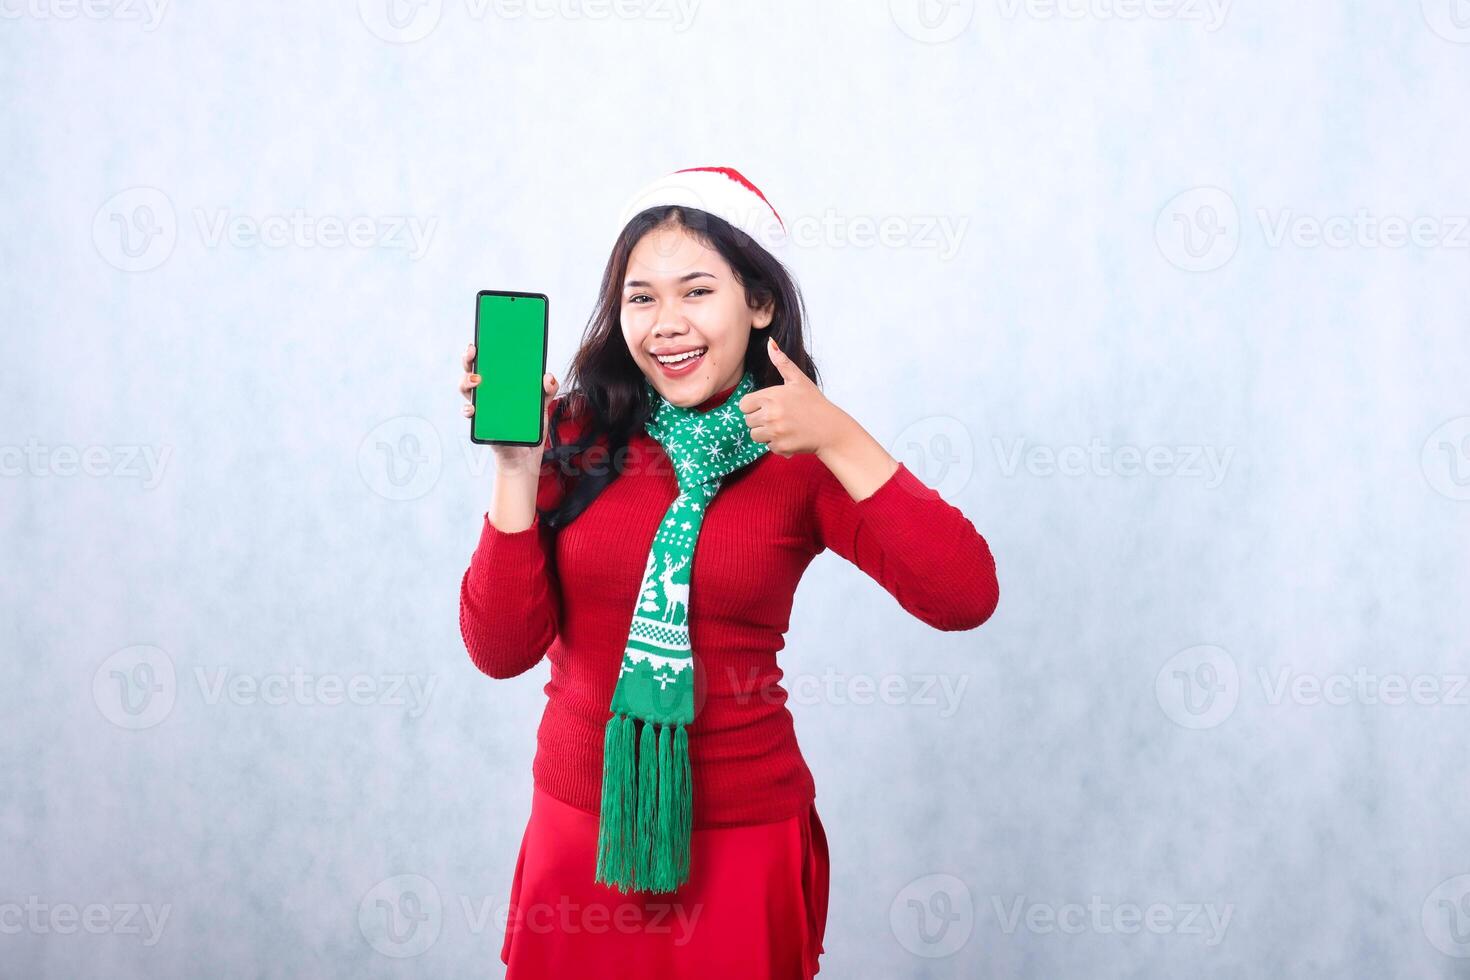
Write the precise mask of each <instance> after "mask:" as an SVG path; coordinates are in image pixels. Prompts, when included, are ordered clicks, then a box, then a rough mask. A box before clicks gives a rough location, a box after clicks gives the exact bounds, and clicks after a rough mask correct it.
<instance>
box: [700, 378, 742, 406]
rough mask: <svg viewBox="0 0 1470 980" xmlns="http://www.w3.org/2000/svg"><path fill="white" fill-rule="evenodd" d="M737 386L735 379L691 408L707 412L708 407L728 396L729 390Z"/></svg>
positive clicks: (738, 383) (715, 404) (717, 403)
mask: <svg viewBox="0 0 1470 980" xmlns="http://www.w3.org/2000/svg"><path fill="white" fill-rule="evenodd" d="M738 387H740V382H739V381H736V382H735V383H734V384H732V385H731V386H730V387H728V388H726V389H725V390H724V391H717V392H715V393H714V394H713V395H710V396H709V397H708V398H706V399H705V400H704V401H702V402H700V403H699V404H698V405H695V406H694V408H693V409H692V410H693V411H696V412H708V411H709V410H710V409H712V408H714V407H715V406H717V405H719V404H720V403H721V402H723V401H724V400H725V399H726V398H729V397H730V392H732V391H734V390H735V389H736V388H738Z"/></svg>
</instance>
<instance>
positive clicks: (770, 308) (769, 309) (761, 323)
mask: <svg viewBox="0 0 1470 980" xmlns="http://www.w3.org/2000/svg"><path fill="white" fill-rule="evenodd" d="M751 312H752V314H753V315H752V317H751V321H750V328H751V329H752V330H764V329H765V328H766V327H769V326H770V325H771V321H772V320H774V319H775V318H776V301H775V300H771V301H770V302H769V303H767V304H766V305H765V306H762V307H758V308H754V309H753V310H752V311H751Z"/></svg>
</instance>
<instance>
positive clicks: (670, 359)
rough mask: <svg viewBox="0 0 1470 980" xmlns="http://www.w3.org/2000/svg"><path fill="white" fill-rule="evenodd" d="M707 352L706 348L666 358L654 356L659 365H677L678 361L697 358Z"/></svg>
mask: <svg viewBox="0 0 1470 980" xmlns="http://www.w3.org/2000/svg"><path fill="white" fill-rule="evenodd" d="M707 350H709V348H708V347H700V348H698V349H697V350H691V351H685V352H684V353H682V354H670V355H668V356H667V357H664V356H659V355H655V356H657V357H658V362H659V363H660V364H678V363H679V362H680V361H687V360H689V359H690V358H691V357H698V356H699V355H701V354H703V353H704V352H705V351H707Z"/></svg>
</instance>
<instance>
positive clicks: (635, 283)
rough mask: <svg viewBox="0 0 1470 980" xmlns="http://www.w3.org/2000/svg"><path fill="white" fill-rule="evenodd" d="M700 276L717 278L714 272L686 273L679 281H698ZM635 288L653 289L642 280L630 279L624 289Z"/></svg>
mask: <svg viewBox="0 0 1470 980" xmlns="http://www.w3.org/2000/svg"><path fill="white" fill-rule="evenodd" d="M700 276H708V277H709V278H711V279H713V278H715V275H714V273H712V272H686V273H685V274H684V275H682V276H680V277H679V278H678V280H677V281H678V282H688V281H689V280H691V279H698V278H699V277H700ZM635 286H637V287H641V288H643V289H650V288H652V287H651V286H650V285H649V284H648V283H646V282H644V281H643V280H642V279H629V280H628V281H627V282H625V283H623V288H624V289H631V288H633V287H635Z"/></svg>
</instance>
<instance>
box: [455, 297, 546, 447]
mask: <svg viewBox="0 0 1470 980" xmlns="http://www.w3.org/2000/svg"><path fill="white" fill-rule="evenodd" d="M545 370H546V297H545V296H537V295H527V294H525V293H519V294H515V295H502V294H498V293H488V292H484V293H480V295H479V299H478V302H477V306H476V309H475V371H476V373H477V374H479V375H480V384H479V386H478V387H476V388H475V414H474V415H473V416H471V423H472V424H471V427H470V434H471V436H472V437H473V438H474V439H475V440H477V441H480V442H513V443H524V444H525V445H530V446H534V445H539V444H540V441H541V439H542V437H543V433H542V432H541V411H542V410H541V399H542V391H541V376H542V374H543V373H545Z"/></svg>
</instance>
